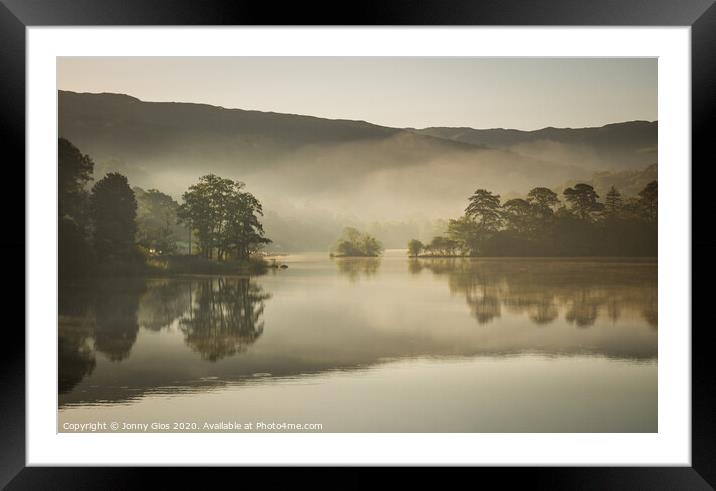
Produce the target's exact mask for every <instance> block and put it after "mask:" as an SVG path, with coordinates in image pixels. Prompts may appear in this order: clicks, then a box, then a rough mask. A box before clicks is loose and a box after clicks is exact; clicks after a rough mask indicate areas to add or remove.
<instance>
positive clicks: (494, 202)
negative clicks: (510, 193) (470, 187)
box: [465, 189, 502, 232]
mask: <svg viewBox="0 0 716 491" xmlns="http://www.w3.org/2000/svg"><path fill="white" fill-rule="evenodd" d="M465 214H466V215H467V216H468V217H472V218H475V219H476V220H477V222H478V224H479V225H480V229H481V230H482V231H485V232H494V231H496V230H498V229H499V228H500V226H501V225H502V216H501V215H500V196H499V195H497V194H492V193H491V192H489V191H487V190H485V189H478V190H476V191H475V192H474V193H473V194H472V196H470V198H469V199H468V205H467V208H465Z"/></svg>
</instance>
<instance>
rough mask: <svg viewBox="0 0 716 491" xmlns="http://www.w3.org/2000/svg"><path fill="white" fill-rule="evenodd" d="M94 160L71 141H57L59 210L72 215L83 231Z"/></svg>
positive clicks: (63, 214) (69, 215) (60, 213)
mask: <svg viewBox="0 0 716 491" xmlns="http://www.w3.org/2000/svg"><path fill="white" fill-rule="evenodd" d="M93 169H94V162H93V161H92V159H91V158H90V157H89V155H84V154H83V153H82V152H80V150H79V149H78V148H77V147H75V146H74V145H73V144H72V143H70V141H68V140H66V139H64V138H60V139H59V140H58V141H57V191H58V193H57V205H58V206H57V211H58V214H59V217H70V218H72V219H73V220H74V221H75V222H77V224H78V226H79V228H80V230H81V231H83V230H84V227H85V226H86V223H87V203H88V199H89V193H88V192H87V184H88V183H89V182H90V181H91V180H92V171H93Z"/></svg>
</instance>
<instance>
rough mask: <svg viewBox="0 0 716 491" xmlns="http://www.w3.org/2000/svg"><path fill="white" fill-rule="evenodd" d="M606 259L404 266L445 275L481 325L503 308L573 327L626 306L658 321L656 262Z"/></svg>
mask: <svg viewBox="0 0 716 491" xmlns="http://www.w3.org/2000/svg"><path fill="white" fill-rule="evenodd" d="M620 264H621V263H620V261H618V260H617V261H614V260H612V261H607V260H603V261H600V260H593V259H591V260H587V261H582V262H580V261H569V260H550V259H544V260H534V259H532V260H529V261H526V260H491V259H467V258H435V259H430V258H421V259H413V260H410V261H408V271H409V272H410V273H411V274H419V273H420V272H421V271H422V270H423V269H426V270H428V271H430V272H432V273H433V274H434V275H435V276H437V277H444V278H447V282H448V287H449V289H450V292H451V293H453V294H462V295H464V296H465V301H466V303H467V305H468V306H469V307H470V310H471V313H472V315H473V317H475V319H476V320H477V322H478V323H479V324H486V323H488V322H490V321H491V320H493V319H495V318H498V317H500V316H501V314H502V309H503V308H504V309H505V310H506V311H508V312H512V313H516V314H523V315H526V316H527V317H528V318H529V319H530V320H531V321H532V322H534V323H535V324H537V325H546V324H549V323H551V322H553V321H555V320H556V319H558V318H559V315H560V312H561V311H563V312H564V319H565V320H566V321H567V322H570V323H572V324H574V325H575V326H577V327H589V326H591V325H593V324H594V323H595V322H596V321H597V319H598V318H599V316H600V314H602V313H604V314H605V315H606V316H607V318H609V319H610V320H611V321H612V322H616V321H617V320H618V319H619V318H620V317H621V316H622V315H624V312H625V311H636V312H639V314H640V315H641V317H643V318H644V319H645V320H646V321H647V323H648V324H649V325H650V326H652V327H654V328H656V327H657V326H658V306H657V305H658V298H657V282H656V275H657V268H656V263H653V262H648V261H639V260H636V261H634V262H631V263H630V267H629V268H628V269H627V268H623V267H621V266H620Z"/></svg>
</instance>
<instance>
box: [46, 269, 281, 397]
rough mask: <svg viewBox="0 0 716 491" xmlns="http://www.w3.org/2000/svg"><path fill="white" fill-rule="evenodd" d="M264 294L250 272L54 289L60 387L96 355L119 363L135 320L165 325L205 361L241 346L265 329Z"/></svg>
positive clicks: (72, 382) (69, 384)
mask: <svg viewBox="0 0 716 491" xmlns="http://www.w3.org/2000/svg"><path fill="white" fill-rule="evenodd" d="M269 297H270V295H268V294H267V293H264V292H263V290H262V289H261V287H259V286H258V285H256V284H255V283H254V282H252V281H251V280H250V279H249V278H215V279H201V280H188V281H187V280H176V279H161V280H148V281H144V280H105V281H101V282H97V283H93V284H88V285H84V286H83V287H69V286H66V287H64V288H61V289H60V296H59V329H58V362H59V363H58V365H59V366H58V391H59V393H60V394H63V393H66V392H69V391H71V390H72V388H73V387H75V386H76V385H77V384H78V383H79V382H80V381H81V380H82V379H83V378H84V377H86V376H87V375H90V374H91V373H92V371H93V370H94V368H95V366H96V359H95V354H96V353H101V354H103V355H104V356H106V357H107V358H108V359H109V360H110V361H113V362H121V361H123V360H125V359H126V358H128V357H129V355H130V353H131V350H132V348H133V346H134V344H135V342H136V340H137V335H138V333H139V328H140V326H141V327H143V328H145V329H147V330H150V331H160V330H162V329H170V328H172V325H174V323H175V322H177V325H178V327H179V329H180V330H181V331H182V332H183V333H184V337H185V342H186V344H187V346H189V347H190V348H191V349H193V350H194V351H196V352H198V353H199V354H200V355H201V357H202V358H203V359H205V360H210V361H216V360H219V359H221V358H224V357H227V356H231V355H234V354H236V353H238V352H240V351H243V350H244V349H246V347H247V346H249V345H250V344H252V343H253V342H254V341H256V339H257V338H258V337H259V336H260V335H261V333H262V332H263V328H264V324H263V321H262V320H261V317H262V315H263V311H264V301H265V300H267V299H268V298H269Z"/></svg>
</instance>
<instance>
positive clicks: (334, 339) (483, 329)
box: [58, 251, 658, 432]
mask: <svg viewBox="0 0 716 491" xmlns="http://www.w3.org/2000/svg"><path fill="white" fill-rule="evenodd" d="M280 261H281V262H283V263H286V264H287V265H288V266H289V267H288V269H284V270H273V269H272V270H269V272H268V273H267V274H265V275H262V276H256V277H251V278H248V277H238V276H237V277H210V276H192V277H173V278H158V279H141V280H125V281H104V282H101V283H99V284H95V285H92V286H88V287H86V288H73V289H70V288H62V289H61V290H60V299H59V301H60V306H59V341H58V354H59V381H58V383H59V401H58V404H59V418H58V431H67V429H66V428H67V426H66V425H67V424H70V423H88V422H94V421H120V422H127V423H147V424H151V423H166V424H167V425H169V427H163V428H162V430H165V431H176V430H185V431H186V430H190V431H207V429H206V428H205V427H204V426H203V425H204V423H210V424H218V423H222V422H240V423H242V424H243V423H250V422H253V423H254V424H256V423H258V422H263V423H269V424H271V423H276V424H278V425H279V426H277V427H275V430H278V431H296V427H290V426H289V427H285V428H284V427H281V426H280V425H281V424H283V423H286V424H289V425H291V424H319V425H321V427H320V431H323V432H656V431H657V430H658V428H657V335H658V327H657V317H658V315H657V262H656V260H655V259H631V258H629V259H611V258H604V259H564V258H561V259H533V258H530V259H461V258H444V259H439V258H435V259H430V258H420V259H409V258H407V257H406V255H405V252H404V251H387V252H386V254H385V255H384V256H383V257H381V258H335V259H331V258H329V257H328V255H327V254H326V253H315V254H303V255H290V256H285V257H281V258H280ZM176 423H181V424H182V425H184V426H182V427H181V428H174V427H172V425H174V424H176ZM254 429H258V430H259V431H268V430H271V427H264V428H263V429H262V428H254ZM135 431H136V430H135ZM139 431H141V430H139ZM149 431H152V430H151V429H150V430H149ZM249 431H250V430H249ZM309 431H316V430H315V429H311V430H309Z"/></svg>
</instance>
